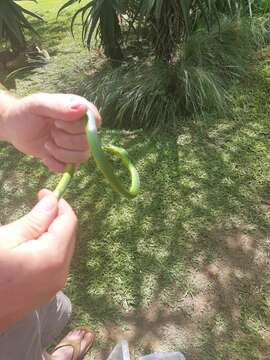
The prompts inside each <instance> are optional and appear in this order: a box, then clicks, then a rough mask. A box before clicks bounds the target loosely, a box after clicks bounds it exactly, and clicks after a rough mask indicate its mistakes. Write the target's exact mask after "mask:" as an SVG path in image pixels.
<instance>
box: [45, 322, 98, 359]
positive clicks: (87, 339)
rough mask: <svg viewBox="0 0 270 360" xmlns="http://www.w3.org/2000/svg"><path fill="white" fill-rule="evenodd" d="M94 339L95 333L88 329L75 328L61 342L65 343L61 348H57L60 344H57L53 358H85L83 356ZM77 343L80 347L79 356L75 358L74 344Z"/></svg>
mask: <svg viewBox="0 0 270 360" xmlns="http://www.w3.org/2000/svg"><path fill="white" fill-rule="evenodd" d="M93 341H94V335H93V333H91V332H90V331H87V330H86V329H83V328H82V329H80V328H78V329H74V330H72V331H70V332H69V333H68V334H67V336H66V337H64V339H63V340H62V341H61V342H60V345H61V344H64V345H63V346H61V347H60V348H59V349H57V347H58V346H56V349H57V350H55V351H54V352H53V353H52V355H51V359H52V360H73V359H74V360H77V359H83V356H84V355H85V353H86V352H87V350H88V349H89V348H90V347H91V345H92V343H93ZM69 342H70V343H71V344H70V345H69ZM74 343H75V344H76V343H77V344H76V346H77V347H78V356H77V357H75V358H73V356H74V352H75V349H74V346H72V344H74Z"/></svg>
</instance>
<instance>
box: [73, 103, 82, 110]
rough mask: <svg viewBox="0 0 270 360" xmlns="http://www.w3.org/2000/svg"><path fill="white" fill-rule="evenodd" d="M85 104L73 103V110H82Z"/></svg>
mask: <svg viewBox="0 0 270 360" xmlns="http://www.w3.org/2000/svg"><path fill="white" fill-rule="evenodd" d="M83 107H84V105H83V104H74V105H71V107H70V108H71V110H81V108H83Z"/></svg>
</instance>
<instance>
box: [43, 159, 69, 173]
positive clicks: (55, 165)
mask: <svg viewBox="0 0 270 360" xmlns="http://www.w3.org/2000/svg"><path fill="white" fill-rule="evenodd" d="M42 163H43V164H44V165H45V166H47V168H48V169H49V170H51V171H53V172H56V173H63V172H64V171H65V168H66V164H64V163H62V162H61V161H58V160H56V159H55V158H54V157H53V156H49V155H48V156H47V157H46V158H43V159H42Z"/></svg>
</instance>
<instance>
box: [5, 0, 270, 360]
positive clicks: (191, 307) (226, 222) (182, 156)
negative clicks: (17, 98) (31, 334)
mask: <svg viewBox="0 0 270 360" xmlns="http://www.w3.org/2000/svg"><path fill="white" fill-rule="evenodd" d="M63 2H64V1H63V0H62V1H55V0H54V1H45V0H43V1H42V0H40V1H39V4H38V5H37V4H30V2H28V1H25V2H22V3H24V4H27V6H29V8H31V9H38V12H39V13H40V14H44V16H45V17H46V19H47V21H48V22H47V23H45V24H43V25H41V26H40V31H41V34H42V40H43V46H44V47H45V48H47V49H48V50H49V52H51V54H52V61H51V63H50V64H49V65H47V66H46V67H44V68H42V69H39V70H37V71H35V72H33V71H32V72H31V73H29V74H26V75H24V76H22V77H21V78H20V79H18V80H17V86H18V87H17V93H18V94H21V95H25V94H27V93H31V92H34V91H57V90H58V87H57V83H58V80H61V79H62V76H63V74H69V72H70V73H71V72H73V73H74V72H76V69H77V67H76V66H77V64H78V62H81V61H84V62H85V63H86V62H87V59H88V54H87V52H86V50H85V49H83V48H82V47H81V45H80V43H79V41H78V38H75V40H73V39H72V37H71V36H70V34H69V32H68V26H69V15H68V13H67V14H66V15H65V16H64V15H63V16H62V17H61V19H60V25H59V24H58V23H57V22H56V20H55V11H56V9H57V8H59V5H61V4H63ZM55 30H57V31H58V32H57V31H55ZM67 78H68V77H67ZM67 88H68V89H69V88H70V85H69V84H68V80H67ZM232 91H233V93H234V94H235V105H234V107H233V109H232V114H231V115H230V116H228V117H224V118H215V117H213V116H212V117H210V116H206V117H201V118H198V119H195V120H193V121H191V120H189V121H185V122H184V123H183V125H182V126H179V130H178V131H174V132H172V133H163V134H158V135H155V136H153V135H152V134H150V133H147V132H143V131H141V130H138V131H134V132H127V131H119V130H107V129H105V130H103V131H102V136H103V138H104V142H106V141H108V142H110V141H112V142H113V143H116V144H121V145H123V146H125V147H126V148H128V149H129V152H130V155H131V157H132V158H133V160H134V162H135V164H136V166H137V167H138V169H139V172H140V174H141V182H142V193H141V195H140V196H139V197H138V198H137V199H135V200H134V201H132V202H130V201H126V200H125V199H122V198H119V197H118V196H117V195H116V194H114V193H112V192H111V191H110V189H108V187H107V186H106V184H105V183H104V182H103V180H102V177H101V176H100V174H99V173H97V172H96V170H95V167H94V165H93V164H92V162H89V164H87V165H85V166H82V167H81V168H80V169H79V171H78V173H77V175H76V177H75V179H74V182H73V184H72V187H71V188H70V190H69V191H68V192H67V194H66V198H67V200H68V201H69V202H70V203H71V204H72V205H73V206H74V208H75V209H76V211H77V214H78V217H79V219H80V229H79V243H78V246H77V252H76V255H75V258H74V261H73V265H72V270H71V273H70V276H69V279H68V284H67V293H68V295H69V296H70V298H71V299H72V302H73V304H74V314H73V319H72V324H71V325H70V326H73V325H75V324H87V325H90V326H92V327H93V328H94V329H95V330H96V332H97V342H96V346H95V347H94V349H93V351H92V353H91V355H90V356H89V359H93V358H95V359H104V358H106V356H107V355H108V352H109V350H110V349H111V348H112V346H113V345H114V344H115V342H116V341H117V340H118V339H121V338H126V339H128V340H129V342H130V345H131V348H132V353H133V355H136V356H138V355H141V354H146V353H148V352H152V351H182V352H183V353H184V354H185V355H186V357H187V360H225V359H226V360H227V359H230V360H236V359H237V360H261V359H269V358H270V297H269V296H270V275H269V268H270V265H269V255H270V238H269V234H270V182H269V181H270V143H269V131H270V123H269V116H270V103H269V101H268V98H269V93H270V68H268V66H267V64H258V66H257V69H256V73H255V74H254V76H252V78H251V79H249V80H245V81H244V82H242V83H241V84H239V85H237V86H236V87H235V88H234V89H233V90H232ZM0 162H1V169H0V179H1V188H0V199H1V204H2V207H1V219H0V221H2V222H8V221H11V220H13V219H16V218H17V217H18V216H21V215H22V214H23V213H25V212H26V211H27V210H29V209H30V208H31V206H32V205H33V204H34V202H35V197H36V193H37V191H38V190H39V189H40V188H42V187H48V188H51V189H52V188H53V186H54V185H55V184H56V181H57V176H55V175H54V174H51V173H49V172H48V171H47V170H46V169H45V168H44V167H43V166H42V165H41V164H40V163H39V162H38V161H37V160H35V159H33V158H30V157H25V156H23V155H21V154H19V153H18V152H16V151H15V150H14V149H13V148H11V147H9V146H6V145H3V144H1V147H0Z"/></svg>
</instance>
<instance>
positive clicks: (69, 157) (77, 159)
mask: <svg viewBox="0 0 270 360" xmlns="http://www.w3.org/2000/svg"><path fill="white" fill-rule="evenodd" d="M45 149H46V150H47V151H48V153H49V154H50V155H51V156H52V157H54V158H55V159H56V160H57V161H59V162H60V163H61V162H62V163H66V164H67V163H74V164H78V163H81V162H85V161H87V160H88V158H89V151H88V150H87V151H71V150H67V149H63V148H60V147H58V146H57V145H56V144H55V143H53V142H52V141H47V142H46V144H45Z"/></svg>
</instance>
